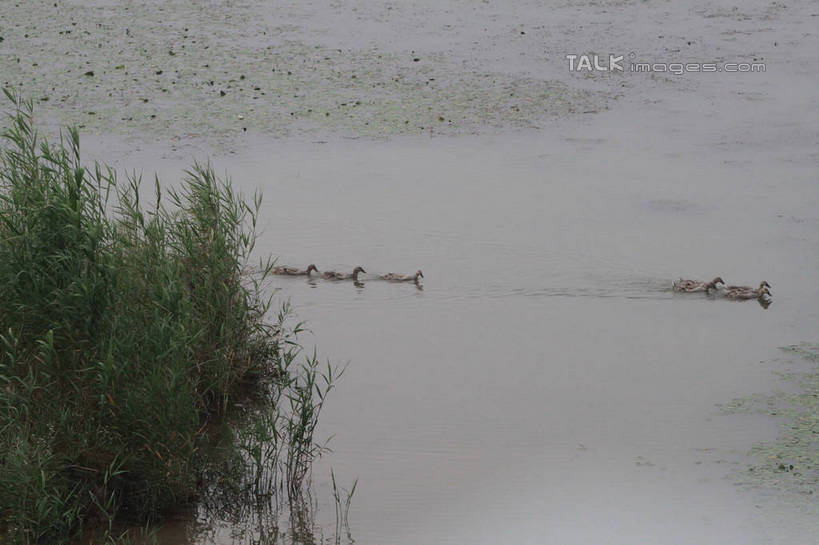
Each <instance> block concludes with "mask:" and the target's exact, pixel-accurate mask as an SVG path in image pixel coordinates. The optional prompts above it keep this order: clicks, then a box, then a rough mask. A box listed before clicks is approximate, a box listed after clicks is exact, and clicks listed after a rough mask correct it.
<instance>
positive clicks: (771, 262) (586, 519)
mask: <svg viewBox="0 0 819 545" xmlns="http://www.w3.org/2000/svg"><path fill="white" fill-rule="evenodd" d="M623 121H624V119H622V118H620V116H619V115H618V114H616V113H609V114H605V115H602V116H600V117H598V118H597V119H596V120H595V121H593V122H588V123H585V124H584V123H581V124H575V125H569V124H568V123H566V124H563V125H562V126H561V125H560V124H558V127H559V129H560V130H558V131H556V134H559V135H560V136H559V137H558V136H551V135H544V134H538V133H529V134H527V133H512V134H499V135H496V136H484V137H460V138H417V139H399V140H392V141H388V142H372V141H365V142H360V141H354V140H343V139H340V140H334V141H331V142H328V143H322V144H318V143H309V142H288V141H284V142H274V143H270V142H267V143H258V144H256V145H254V146H250V147H249V151H248V152H247V153H246V154H244V155H242V156H241V157H236V156H234V157H231V158H225V159H224V160H223V161H219V162H217V165H218V167H219V168H220V169H221V168H222V167H224V168H225V169H226V170H227V171H229V172H230V174H231V176H232V177H233V179H234V181H235V183H236V184H237V185H238V186H239V187H241V188H243V189H244V190H246V191H247V192H252V191H253V189H254V188H260V189H262V190H263V191H264V192H265V194H266V200H265V201H264V205H263V209H262V214H261V220H260V227H261V230H262V231H263V232H262V234H261V237H260V239H259V243H258V248H257V250H258V252H259V254H262V255H263V254H267V253H271V252H273V253H277V255H279V256H280V263H286V264H292V265H299V266H306V265H307V264H308V263H315V264H317V265H318V267H319V269H320V270H325V269H337V270H352V268H353V267H354V266H356V265H361V266H363V267H364V268H365V269H366V270H367V274H366V275H364V276H363V277H362V281H363V282H362V285H361V286H358V287H357V286H355V285H353V283H352V282H328V281H323V280H320V279H319V280H313V281H307V280H305V279H304V278H303V277H301V278H299V277H296V278H287V277H277V278H276V282H275V286H276V287H277V288H278V289H279V290H280V296H281V297H282V298H283V299H285V298H286V299H290V300H291V302H292V303H293V305H294V307H295V309H296V311H297V318H298V319H304V320H306V321H307V322H308V326H309V328H310V330H311V332H312V334H310V335H306V336H305V337H303V341H304V342H305V345H306V347H307V348H308V350H312V347H313V345H315V346H316V348H317V350H318V352H319V355H320V357H322V358H329V359H331V360H332V361H333V362H335V363H338V364H344V363H348V367H347V371H346V374H345V375H344V376H343V378H342V380H341V381H340V383H339V385H338V389H337V390H335V391H334V392H333V394H332V397H331V398H330V400H329V401H328V403H327V406H326V409H325V413H324V414H323V416H322V421H321V436H322V437H325V438H326V437H329V436H331V435H332V436H333V439H332V442H331V444H330V446H331V447H332V449H333V452H332V453H330V454H328V455H326V456H325V457H324V458H322V459H321V460H320V461H319V462H318V463H317V464H316V467H315V469H314V483H315V489H314V492H313V498H314V499H315V500H316V501H317V502H318V515H317V524H318V526H319V528H318V529H317V530H316V531H317V533H319V534H320V533H325V534H326V535H331V534H332V520H333V507H332V504H331V503H330V501H329V500H330V490H329V471H330V468H332V469H333V471H334V472H335V474H336V477H337V479H338V480H339V482H340V484H342V485H344V486H347V487H349V485H351V484H352V482H353V481H354V480H355V479H358V487H357V490H356V493H355V496H354V498H353V503H352V509H351V512H350V524H351V531H352V535H353V537H354V538H355V540H356V543H360V544H383V543H392V544H408V545H409V544H418V543H436V544H450V543H451V544H460V543H471V544H483V543H486V544H494V543H517V544H523V543H562V544H570V543H571V544H573V543H577V544H581V543H583V544H585V543H611V544H624V545H625V544H631V543H664V544H690V543H699V544H715V545H716V544H721V545H724V544H743V545H746V544H753V543H811V542H812V541H810V539H812V538H809V537H808V536H806V535H805V534H804V533H803V532H804V530H794V526H793V524H792V522H793V521H792V520H785V519H782V518H781V516H780V515H782V514H781V513H774V512H773V511H772V508H768V507H766V506H765V505H764V504H760V502H759V498H758V496H757V495H755V494H754V493H749V492H747V491H743V490H740V489H738V488H737V487H736V486H735V484H734V482H735V480H736V479H735V476H733V475H732V472H734V471H741V470H743V468H745V467H746V465H747V463H748V462H749V459H748V458H747V457H746V456H747V452H748V450H749V448H750V447H751V446H752V445H753V444H754V443H755V442H757V441H760V440H766V439H772V438H773V437H775V435H776V429H777V428H776V426H777V423H776V422H775V421H773V420H769V419H766V418H765V417H761V416H753V417H751V416H738V415H725V414H721V412H720V408H719V404H725V403H728V402H730V401H731V400H732V399H734V398H736V397H742V396H748V395H751V394H754V393H757V392H767V391H771V390H772V389H774V388H777V387H778V383H777V379H776V377H775V376H774V375H773V374H772V371H773V370H774V369H775V368H776V364H775V363H772V362H771V360H772V359H773V358H775V357H776V355H777V353H778V347H780V346H784V345H788V344H793V343H797V342H800V341H805V340H811V339H815V335H816V328H815V324H816V323H817V318H819V312H817V308H819V289H818V288H817V285H816V274H815V271H816V270H819V251H818V250H819V230H818V229H817V227H818V226H819V214H818V213H817V210H818V209H817V207H816V204H817V202H819V184H817V183H816V172H815V170H814V169H813V168H810V165H809V164H807V165H806V164H805V162H804V161H797V160H791V159H792V157H791V156H789V155H788V154H784V156H783V152H782V150H778V151H776V152H771V153H769V154H765V153H760V154H759V155H747V154H746V155H745V157H744V160H734V157H733V156H732V155H731V154H730V153H728V154H727V155H725V154H714V153H702V152H701V150H700V148H699V144H698V143H697V142H689V143H688V144H684V145H682V144H680V143H679V142H675V141H674V140H673V139H670V140H668V139H663V138H659V137H656V138H655V137H651V136H644V135H643V133H640V132H638V131H622V130H619V129H618V127H620V125H619V124H620V123H622V122H623ZM615 134H616V135H618V136H617V137H616V138H614V137H613V136H612V135H615ZM793 153H794V154H795V156H798V155H799V153H801V152H800V151H799V150H796V151H793ZM169 168H170V167H169ZM419 268H420V269H422V270H423V272H424V279H423V280H422V286H423V289H419V288H417V287H416V286H415V285H414V284H412V283H408V284H393V283H387V282H383V281H379V280H377V279H376V276H377V275H378V274H381V273H385V272H401V273H412V272H414V271H415V270H416V269H419ZM717 275H719V276H722V277H723V278H724V279H725V280H726V282H728V283H729V284H737V283H738V284H748V285H757V284H758V283H759V282H760V281H762V280H767V281H768V282H769V283H770V284H771V285H772V286H773V289H772V292H773V304H772V305H771V306H770V307H769V308H768V309H767V310H766V309H764V308H763V307H762V306H761V305H759V304H758V303H757V302H756V301H746V302H730V301H726V300H722V299H715V298H713V297H711V298H709V297H707V296H705V295H704V294H685V295H681V294H675V293H673V292H672V291H671V282H672V280H674V279H676V278H678V277H680V276H684V277H692V278H701V279H711V278H712V277H714V276H717ZM814 505H815V504H814ZM801 522H805V523H807V524H808V525H809V526H810V525H811V524H813V525H814V528H815V519H806V520H802V521H801ZM184 533H185V531H184V524H180V525H176V526H174V525H172V526H171V527H170V528H169V529H166V530H165V534H163V535H165V536H172V537H169V538H166V539H168V542H169V543H170V542H171V541H174V540H178V539H180V535H182V534H184ZM204 535H205V536H208V537H202V536H201V535H200V537H199V538H198V539H194V540H193V542H197V543H199V542H201V543H233V542H236V543H244V542H245V541H242V540H241V539H238V538H236V537H235V536H234V537H230V536H231V530H230V527H229V526H226V527H225V528H223V531H219V532H215V533H214V532H211V533H206V534H204Z"/></svg>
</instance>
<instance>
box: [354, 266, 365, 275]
mask: <svg viewBox="0 0 819 545" xmlns="http://www.w3.org/2000/svg"><path fill="white" fill-rule="evenodd" d="M365 272H367V271H365V270H364V267H356V268H355V269H353V276H358V273H365Z"/></svg>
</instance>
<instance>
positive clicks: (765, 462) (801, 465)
mask: <svg viewBox="0 0 819 545" xmlns="http://www.w3.org/2000/svg"><path fill="white" fill-rule="evenodd" d="M781 350H782V351H783V354H784V355H785V357H783V358H782V359H781V360H779V361H781V362H782V369H781V370H780V371H778V372H777V374H778V375H779V376H780V378H781V379H782V380H783V383H784V384H785V385H786V389H785V391H781V392H777V393H774V394H771V395H755V396H750V397H746V398H741V399H736V400H734V401H732V402H731V403H730V404H729V405H727V406H726V407H724V408H723V411H724V412H727V413H734V414H736V413H753V414H766V415H770V416H774V417H778V418H781V419H782V424H781V426H780V433H779V436H778V437H777V439H776V440H774V441H771V442H767V443H760V444H758V445H755V446H754V447H753V449H752V451H751V453H752V454H753V455H754V456H755V458H756V459H757V462H756V463H754V464H753V465H752V466H750V467H748V468H747V470H746V471H744V472H743V474H742V475H739V476H738V479H739V484H740V485H742V486H750V487H755V488H766V489H769V490H774V491H778V492H780V493H785V494H786V495H798V496H813V497H816V493H817V484H819V344H808V343H802V344H799V345H793V346H788V347H783V348H782V349H781Z"/></svg>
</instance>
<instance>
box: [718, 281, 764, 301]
mask: <svg viewBox="0 0 819 545" xmlns="http://www.w3.org/2000/svg"><path fill="white" fill-rule="evenodd" d="M770 287H771V285H770V284H768V283H767V282H765V281H764V280H763V281H762V283H760V284H759V287H758V288H752V287H750V286H726V287H725V289H724V290H722V296H723V297H725V298H726V299H737V300H743V299H760V298H762V297H765V296H766V295H767V296H769V297H770V295H771V292H770V291H769V290H768V288H770Z"/></svg>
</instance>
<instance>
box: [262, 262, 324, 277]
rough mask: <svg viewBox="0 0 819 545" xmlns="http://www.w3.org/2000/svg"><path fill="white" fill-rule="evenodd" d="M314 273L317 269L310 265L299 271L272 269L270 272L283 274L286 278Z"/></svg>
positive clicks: (295, 269) (287, 268)
mask: <svg viewBox="0 0 819 545" xmlns="http://www.w3.org/2000/svg"><path fill="white" fill-rule="evenodd" d="M313 271H316V273H318V272H319V270H318V268H317V267H316V266H315V265H313V264H312V263H311V264H309V265H307V268H306V269H299V268H297V267H287V266H284V267H273V268H272V269H271V270H270V272H272V273H273V274H283V275H287V276H310V273H311V272H313Z"/></svg>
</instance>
